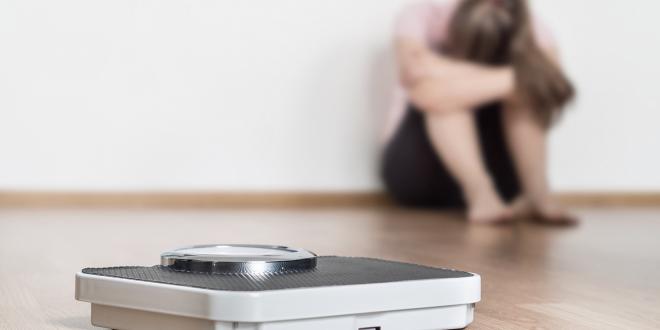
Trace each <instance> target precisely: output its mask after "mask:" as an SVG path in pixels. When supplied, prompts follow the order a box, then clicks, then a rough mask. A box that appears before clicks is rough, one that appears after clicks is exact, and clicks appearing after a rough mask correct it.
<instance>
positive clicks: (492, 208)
mask: <svg viewBox="0 0 660 330" xmlns="http://www.w3.org/2000/svg"><path fill="white" fill-rule="evenodd" d="M467 217H468V221H469V222H471V223H476V224H504V223H508V222H510V221H511V220H513V213H512V212H511V209H510V208H509V207H507V206H506V204H504V202H502V200H501V199H500V198H499V197H498V196H497V194H495V193H494V192H492V193H489V192H482V193H480V194H478V195H477V196H474V197H472V198H470V206H469V208H468V214H467Z"/></svg>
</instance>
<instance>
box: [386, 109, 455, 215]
mask: <svg viewBox="0 0 660 330" xmlns="http://www.w3.org/2000/svg"><path fill="white" fill-rule="evenodd" d="M381 174H382V178H383V183H384V184H385V188H386V189H387V191H388V192H389V193H390V195H391V196H392V197H393V198H394V199H395V200H396V201H397V202H398V203H400V204H402V205H404V206H409V207H421V208H434V209H455V208H463V207H465V203H464V201H463V198H462V195H461V190H460V188H459V187H458V183H457V182H456V180H454V178H453V177H452V175H451V174H450V173H449V172H448V171H447V169H446V167H445V166H443V164H442V162H441V161H440V159H439V158H438V157H437V155H436V152H435V150H434V149H433V146H432V145H431V141H429V138H428V135H427V134H426V128H425V119H424V115H423V114H422V113H421V112H420V111H418V110H417V109H416V108H415V107H414V106H412V105H411V106H409V108H408V109H407V111H406V115H405V117H404V118H403V120H402V122H401V124H400V125H399V127H398V129H397V131H396V134H395V135H394V136H393V137H392V138H391V140H390V141H389V143H388V144H387V146H386V147H385V150H384V153H383V158H382V172H381Z"/></svg>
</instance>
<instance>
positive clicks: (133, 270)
mask: <svg viewBox="0 0 660 330" xmlns="http://www.w3.org/2000/svg"><path fill="white" fill-rule="evenodd" d="M83 273H85V274H90V275H97V276H107V277H116V278H122V279H130V280H137V281H146V282H153V283H162V284H171V285H179V286H187V287H195V288H202V289H210V290H222V291H267V290H284V289H296V288H310V287H324V286H337V285H356V284H373V283H390V282H402V281H414V280H430V279H446V278H464V277H471V276H473V275H472V274H470V273H466V272H461V271H455V270H448V269H440V268H431V267H425V266H419V265H413V264H405V263H398V262H391V261H384V260H378V259H367V258H347V257H319V258H318V261H317V265H316V268H315V269H313V270H308V271H300V272H284V273H269V274H221V275H218V274H206V273H191V272H182V271H174V270H172V269H170V268H168V267H164V266H153V267H112V268H86V269H83Z"/></svg>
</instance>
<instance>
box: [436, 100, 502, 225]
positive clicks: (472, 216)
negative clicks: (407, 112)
mask: <svg viewBox="0 0 660 330" xmlns="http://www.w3.org/2000/svg"><path fill="white" fill-rule="evenodd" d="M426 130H427V133H428V136H429V138H430V140H431V142H432V145H433V147H434V149H435V151H436V153H437V154H438V156H439V158H440V159H442V161H443V163H444V165H445V166H446V167H447V169H448V170H449V172H450V173H451V174H452V175H453V176H454V178H456V180H457V181H458V183H459V185H460V186H461V189H462V191H463V195H464V197H465V199H466V201H467V204H468V219H469V220H470V221H473V222H482V223H484V222H485V223H492V222H501V221H506V220H508V219H509V218H510V217H511V212H510V211H509V209H508V208H507V206H506V205H505V204H504V202H503V201H502V199H501V198H500V197H499V196H498V194H497V191H496V189H495V187H494V183H493V181H492V179H491V177H490V174H489V173H488V171H487V169H486V166H485V164H484V160H483V158H482V155H481V150H480V145H479V140H478V135H477V128H476V123H475V118H474V113H473V111H471V110H468V109H465V110H457V111H453V112H444V113H439V112H438V113H434V112H428V113H426Z"/></svg>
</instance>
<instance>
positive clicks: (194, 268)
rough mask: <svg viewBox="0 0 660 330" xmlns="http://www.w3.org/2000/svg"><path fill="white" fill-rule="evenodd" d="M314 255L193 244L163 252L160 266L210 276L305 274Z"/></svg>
mask: <svg viewBox="0 0 660 330" xmlns="http://www.w3.org/2000/svg"><path fill="white" fill-rule="evenodd" d="M316 257H317V256H316V254H314V253H313V252H310V251H307V250H304V249H297V248H291V247H286V246H270V245H235V244H228V245H224V244H215V245H195V246H189V247H183V248H178V249H174V250H171V251H167V252H164V253H163V254H161V257H160V263H161V265H162V266H166V267H169V268H171V269H173V270H176V271H185V272H195V273H210V274H263V273H279V272H290V271H307V270H311V269H314V268H315V267H316Z"/></svg>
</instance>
